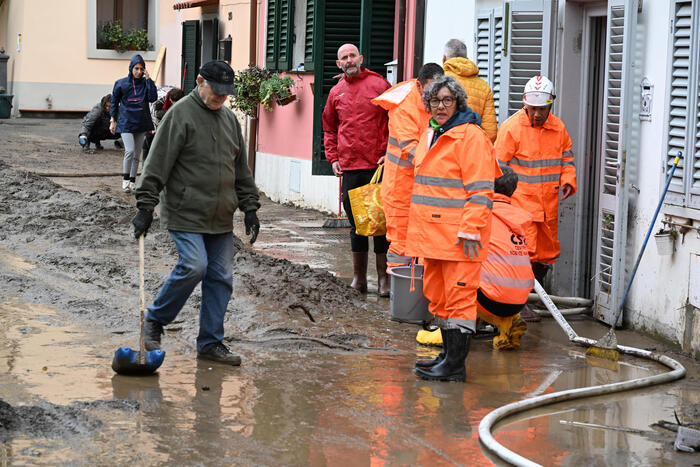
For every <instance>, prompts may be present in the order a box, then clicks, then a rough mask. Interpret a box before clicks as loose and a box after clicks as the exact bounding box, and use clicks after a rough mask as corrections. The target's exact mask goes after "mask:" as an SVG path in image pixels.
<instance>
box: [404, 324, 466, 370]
mask: <svg viewBox="0 0 700 467" xmlns="http://www.w3.org/2000/svg"><path fill="white" fill-rule="evenodd" d="M442 339H443V345H442V348H443V349H444V350H445V358H443V359H442V361H441V362H440V363H438V364H436V365H434V366H432V367H429V368H416V369H415V370H413V372H414V373H415V374H416V376H419V377H421V378H423V379H427V380H433V381H466V379H467V368H466V359H467V355H468V354H469V347H470V345H471V341H472V333H471V332H469V333H463V332H462V331H461V330H460V329H445V328H442Z"/></svg>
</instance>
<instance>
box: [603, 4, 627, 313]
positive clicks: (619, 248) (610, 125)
mask: <svg viewBox="0 0 700 467" xmlns="http://www.w3.org/2000/svg"><path fill="white" fill-rule="evenodd" d="M636 24H637V5H636V1H634V0H610V1H609V2H608V26H607V37H606V51H605V91H604V104H603V105H604V107H603V141H602V144H603V147H602V151H601V161H600V165H601V167H600V186H599V208H598V249H597V258H598V261H597V264H596V276H595V277H596V281H595V283H596V308H595V316H596V318H598V319H600V320H602V321H604V322H606V323H607V324H610V325H612V324H613V323H612V321H613V319H614V316H615V314H616V313H617V309H618V307H619V305H620V302H621V300H622V295H623V293H624V288H625V250H626V240H627V208H628V200H629V193H628V190H629V188H628V186H627V185H626V182H625V181H626V180H628V177H627V176H626V174H625V173H623V172H624V171H625V170H626V167H627V165H628V164H627V161H626V160H625V158H626V157H627V148H628V147H629V132H628V131H627V127H628V126H629V125H630V124H631V121H632V120H631V118H632V116H631V109H632V102H631V99H634V96H635V95H634V90H635V89H636V88H635V86H634V83H633V76H632V72H631V65H632V60H633V57H634V53H633V50H632V47H633V45H634V33H635V25H636ZM616 324H618V325H619V324H621V323H616Z"/></svg>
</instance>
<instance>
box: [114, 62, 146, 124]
mask: <svg viewBox="0 0 700 467" xmlns="http://www.w3.org/2000/svg"><path fill="white" fill-rule="evenodd" d="M137 63H140V64H142V65H144V66H145V62H144V61H143V58H142V57H141V55H138V54H137V55H134V57H133V58H132V59H131V63H129V76H127V77H126V78H122V79H119V80H117V81H116V82H115V83H114V89H113V90H112V101H111V102H112V106H111V108H110V110H109V113H110V115H111V116H112V117H116V118H117V133H141V132H144V131H149V130H152V129H153V121H152V120H151V112H150V109H149V107H148V103H149V102H155V100H156V99H158V90H157V89H156V85H155V83H154V82H153V80H151V79H150V78H149V79H146V78H144V77H141V78H138V79H136V78H134V75H132V74H131V70H132V68H134V66H135V65H136V64H137Z"/></svg>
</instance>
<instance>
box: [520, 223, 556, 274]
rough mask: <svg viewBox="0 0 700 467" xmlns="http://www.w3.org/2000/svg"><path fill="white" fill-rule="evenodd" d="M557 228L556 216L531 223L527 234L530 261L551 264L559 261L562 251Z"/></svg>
mask: <svg viewBox="0 0 700 467" xmlns="http://www.w3.org/2000/svg"><path fill="white" fill-rule="evenodd" d="M557 228H558V224H557V219H556V218H554V219H547V220H545V221H544V222H533V223H532V224H530V226H529V227H528V228H527V232H526V234H525V237H526V239H527V250H528V253H530V261H532V262H533V263H549V264H554V263H556V262H557V258H559V253H560V252H561V246H560V245H559V239H558V238H557Z"/></svg>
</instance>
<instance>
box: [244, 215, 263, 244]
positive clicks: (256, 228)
mask: <svg viewBox="0 0 700 467" xmlns="http://www.w3.org/2000/svg"><path fill="white" fill-rule="evenodd" d="M243 222H244V223H245V234H246V235H250V244H251V245H252V244H253V243H255V240H257V238H258V232H260V221H259V220H258V214H257V212H256V211H248V212H246V213H245V219H244V221H243Z"/></svg>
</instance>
